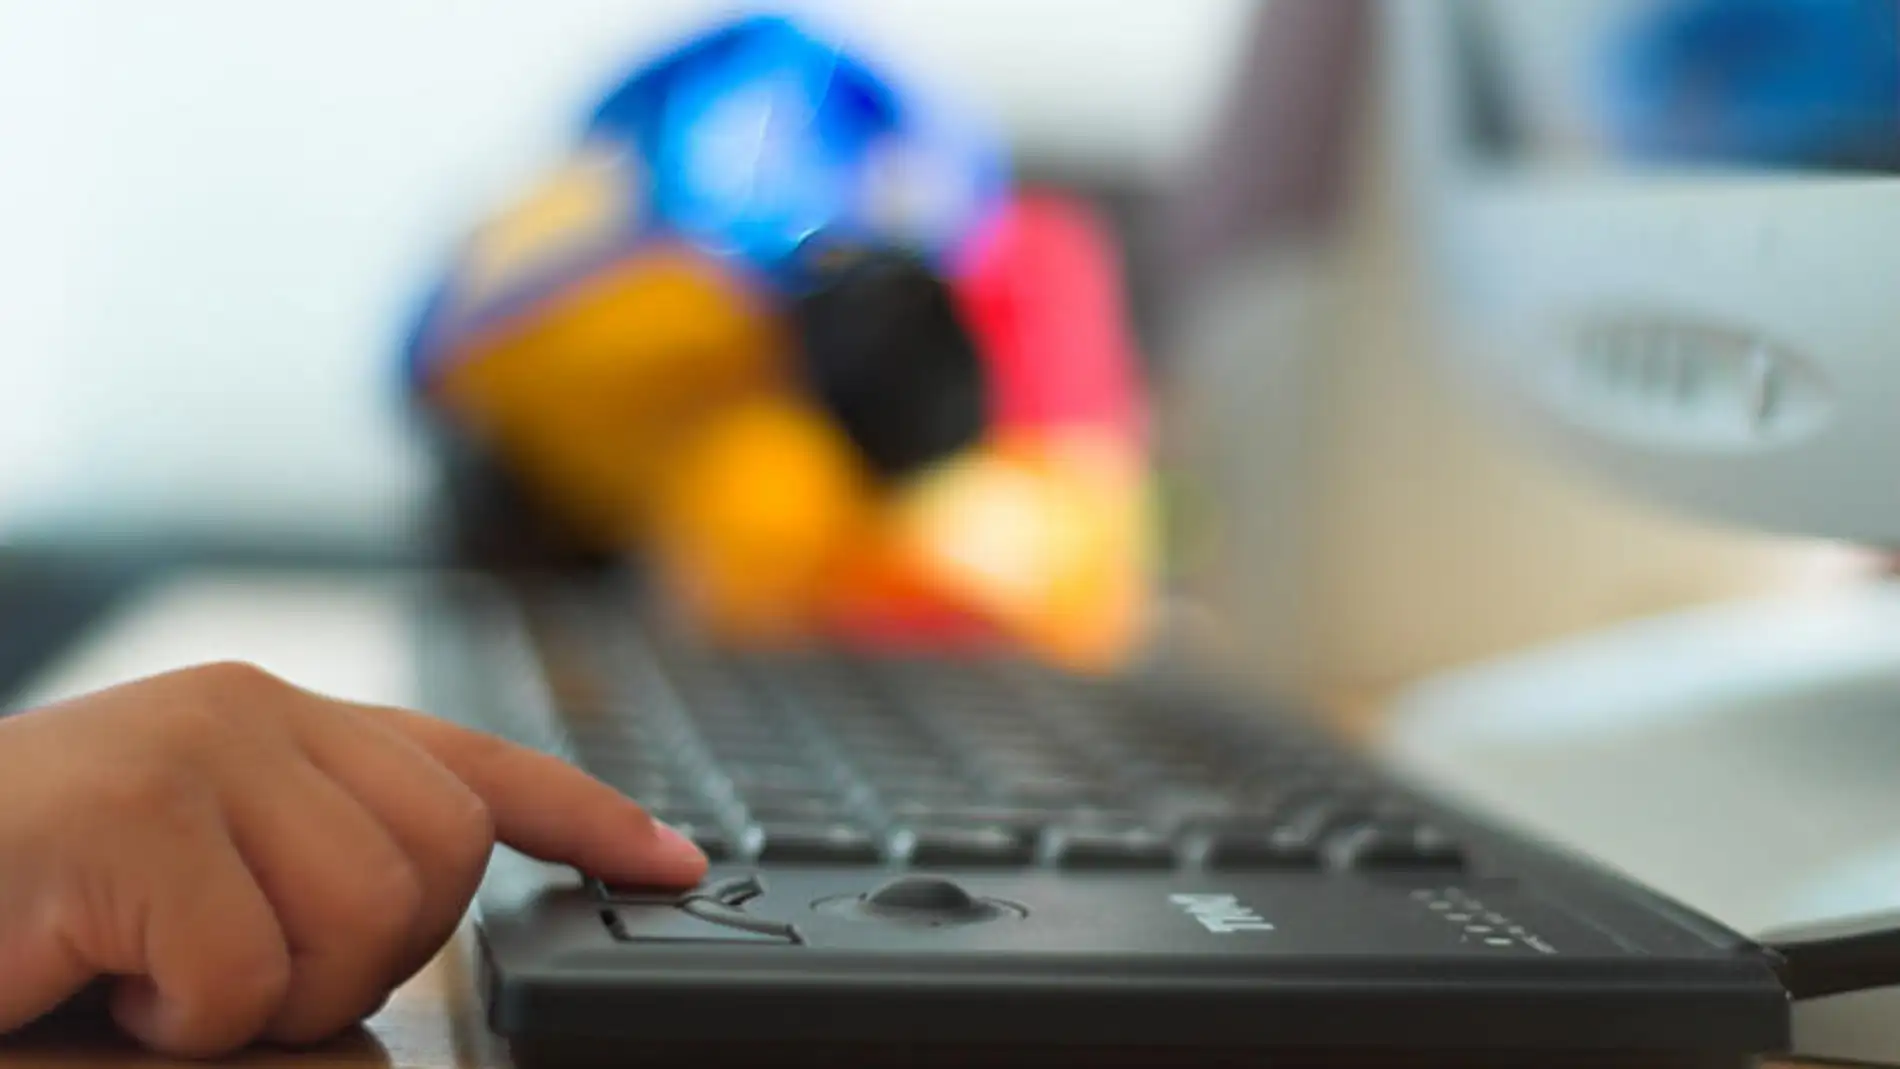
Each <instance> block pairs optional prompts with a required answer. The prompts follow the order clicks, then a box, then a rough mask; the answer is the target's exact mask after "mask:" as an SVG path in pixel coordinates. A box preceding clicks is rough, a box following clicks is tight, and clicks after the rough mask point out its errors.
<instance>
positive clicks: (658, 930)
mask: <svg viewBox="0 0 1900 1069" xmlns="http://www.w3.org/2000/svg"><path fill="white" fill-rule="evenodd" d="M609 913H610V917H611V919H610V921H609V926H610V927H611V928H612V929H613V933H614V937H615V938H616V939H619V940H622V941H624V942H629V943H728V944H731V943H742V944H755V945H772V944H779V945H787V946H789V945H795V944H796V943H797V942H798V932H797V930H796V929H794V928H793V927H792V926H791V925H789V924H779V923H776V922H771V921H765V920H763V919H762V918H756V917H748V916H745V915H744V914H742V913H739V911H737V910H733V909H731V908H730V907H723V906H719V905H718V904H716V903H712V902H710V901H708V900H706V899H689V900H688V901H687V902H686V903H684V904H682V905H677V906H662V905H651V906H625V907H621V908H619V909H613V910H610V911H609Z"/></svg>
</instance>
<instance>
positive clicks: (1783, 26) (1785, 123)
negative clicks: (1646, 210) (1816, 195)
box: [1599, 0, 1900, 166]
mask: <svg viewBox="0 0 1900 1069" xmlns="http://www.w3.org/2000/svg"><path fill="white" fill-rule="evenodd" d="M1601 70H1602V72H1603V81H1602V84H1601V85H1600V87H1599V88H1600V90H1601V95H1602V98H1603V99H1604V101H1605V111H1606V113H1607V114H1606V119H1607V122H1608V126H1609V128H1610V136H1611V137H1612V138H1613V139H1614V140H1615V141H1616V142H1617V145H1618V147H1619V148H1621V149H1622V150H1624V151H1627V152H1630V153H1633V154H1635V155H1637V156H1639V157H1644V158H1652V159H1662V160H1691V161H1713V162H1741V163H1756V164H1769V165H1786V166H1843V165H1845V166H1856V165H1870V164H1877V165H1890V164H1891V163H1893V162H1894V161H1895V160H1896V159H1900V2H1896V0H1680V2H1669V3H1665V4H1662V5H1660V6H1659V7H1658V8H1653V9H1646V10H1645V11H1644V13H1643V14H1642V15H1640V16H1639V17H1638V18H1637V19H1636V20H1635V21H1634V22H1633V23H1630V24H1628V25H1627V26H1626V27H1625V28H1624V29H1623V30H1622V31H1621V32H1616V33H1613V34H1612V35H1611V40H1610V48H1609V54H1608V56H1607V57H1606V62H1604V64H1603V66H1602V68H1601Z"/></svg>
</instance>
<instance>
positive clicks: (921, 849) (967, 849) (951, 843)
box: [910, 824, 1036, 867]
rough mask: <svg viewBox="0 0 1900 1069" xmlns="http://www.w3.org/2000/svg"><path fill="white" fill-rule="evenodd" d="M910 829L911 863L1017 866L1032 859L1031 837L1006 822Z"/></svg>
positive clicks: (1033, 840) (1034, 849)
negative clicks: (1005, 823)
mask: <svg viewBox="0 0 1900 1069" xmlns="http://www.w3.org/2000/svg"><path fill="white" fill-rule="evenodd" d="M910 832H911V835H912V843H911V849H910V863H911V864H913V865H926V866H944V867H955V866H983V867H989V866H1017V865H1027V864H1029V863H1030V862H1031V861H1034V860H1035V858H1036V839H1035V836H1033V835H1030V834H1025V833H1024V832H1023V831H1022V830H1021V829H1019V828H1012V827H1008V826H1006V825H999V824H990V825H966V826H956V825H924V826H921V827H912V828H911V829H910Z"/></svg>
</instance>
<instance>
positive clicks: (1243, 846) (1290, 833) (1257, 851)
mask: <svg viewBox="0 0 1900 1069" xmlns="http://www.w3.org/2000/svg"><path fill="white" fill-rule="evenodd" d="M1206 860H1207V865H1208V867H1209V868H1217V869H1317V868H1319V865H1320V850H1319V839H1318V838H1317V837H1316V836H1314V835H1310V834H1306V833H1304V832H1303V831H1302V830H1301V829H1297V828H1287V827H1279V828H1271V829H1257V828H1256V829H1249V828H1231V829H1228V830H1225V831H1221V832H1216V833H1214V834H1213V835H1212V836H1211V837H1210V839H1209V840H1208V844H1207V858H1206Z"/></svg>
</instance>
